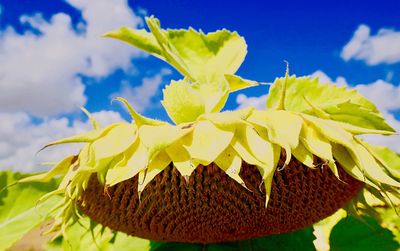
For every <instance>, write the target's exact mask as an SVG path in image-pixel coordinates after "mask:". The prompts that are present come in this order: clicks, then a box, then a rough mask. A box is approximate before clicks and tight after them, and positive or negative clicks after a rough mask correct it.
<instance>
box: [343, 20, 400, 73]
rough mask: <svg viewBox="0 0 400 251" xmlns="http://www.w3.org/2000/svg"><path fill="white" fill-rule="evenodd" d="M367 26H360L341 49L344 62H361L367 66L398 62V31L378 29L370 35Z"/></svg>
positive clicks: (399, 36)
mask: <svg viewBox="0 0 400 251" xmlns="http://www.w3.org/2000/svg"><path fill="white" fill-rule="evenodd" d="M370 33H371V29H370V28H369V27H368V26H367V25H364V24H363V25H360V26H359V27H358V28H357V30H356V31H355V32H354V35H353V37H352V38H351V40H350V41H349V42H348V43H347V44H346V45H345V46H344V47H343V49H342V52H341V56H342V58H343V59H344V60H346V61H348V60H350V59H357V60H363V61H365V62H366V63H367V64H369V65H376V64H380V63H387V64H392V63H398V62H400V31H395V30H392V29H380V30H379V31H378V33H377V34H376V35H371V34H370Z"/></svg>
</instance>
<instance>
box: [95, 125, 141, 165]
mask: <svg viewBox="0 0 400 251" xmlns="http://www.w3.org/2000/svg"><path fill="white" fill-rule="evenodd" d="M136 137H137V128H136V126H135V125H133V124H129V123H119V124H118V125H117V126H115V127H114V128H112V129H111V130H110V131H109V132H108V133H107V134H105V135H103V136H102V137H101V138H99V139H97V140H96V141H94V142H93V143H92V146H91V147H92V148H93V150H94V154H95V156H96V159H104V158H108V157H111V156H115V155H117V154H119V153H122V152H123V151H124V150H126V149H127V148H128V147H129V146H130V145H132V144H133V143H134V142H135V140H136Z"/></svg>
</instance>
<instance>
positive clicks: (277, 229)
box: [80, 156, 363, 243]
mask: <svg viewBox="0 0 400 251" xmlns="http://www.w3.org/2000/svg"><path fill="white" fill-rule="evenodd" d="M284 160H285V157H284V156H282V158H281V160H280V162H279V165H278V167H282V166H283V165H284ZM339 173H340V177H341V181H340V180H338V179H337V178H336V177H335V176H334V175H333V173H332V172H331V171H330V169H329V168H323V169H321V168H316V169H310V168H308V167H306V166H304V165H302V164H301V163H300V162H299V161H297V160H296V159H292V160H291V162H290V164H289V165H288V166H287V167H286V168H284V169H283V170H282V171H276V172H275V175H274V180H273V183H272V190H271V199H270V200H269V204H268V207H267V208H266V207H265V189H264V186H260V183H261V175H260V174H259V172H258V170H257V168H256V167H255V166H252V165H248V164H246V163H243V166H242V169H241V172H240V176H241V177H242V179H243V180H244V181H245V184H246V186H247V188H248V189H249V190H247V189H246V188H244V187H243V186H242V185H240V184H238V183H237V182H236V181H234V180H232V179H231V178H229V176H228V175H226V174H225V173H224V172H223V171H222V170H221V169H220V168H218V166H216V165H215V164H214V163H212V164H210V165H208V166H199V167H198V168H197V169H196V170H195V171H194V172H193V174H192V175H191V177H190V179H189V181H188V183H187V181H186V180H185V178H184V177H182V176H181V175H180V174H179V172H178V171H177V170H176V168H174V167H172V166H169V167H168V168H166V169H165V170H164V171H162V172H161V173H160V174H159V175H157V176H156V177H155V178H154V180H152V181H151V182H150V183H149V185H148V186H147V187H146V188H145V189H144V191H143V192H142V194H141V195H140V201H139V195H138V193H137V186H138V177H137V176H135V177H133V178H131V179H129V180H127V181H124V182H121V183H119V184H117V185H115V186H113V187H110V188H108V194H109V196H110V197H109V196H108V195H106V194H104V193H102V191H103V189H104V188H103V186H102V185H100V184H99V182H98V181H97V178H96V176H92V177H91V179H90V182H89V185H88V188H87V189H86V190H85V191H84V192H83V193H82V196H81V199H80V207H81V210H82V211H83V212H85V213H86V214H87V215H88V216H89V217H91V218H92V219H93V220H95V221H96V222H98V223H101V224H103V225H105V226H108V227H110V228H112V229H115V230H118V231H122V232H125V233H128V234H130V235H135V236H139V237H143V238H147V239H151V240H160V241H175V242H193V243H212V242H221V241H236V240H243V239H249V238H255V237H260V236H265V235H268V234H278V233H285V232H290V231H294V230H296V229H299V228H303V227H305V226H308V225H311V224H313V223H315V222H317V221H319V220H321V219H323V218H325V217H327V216H329V215H331V214H333V213H334V212H335V211H336V210H338V209H339V208H340V207H343V206H344V205H345V204H346V203H347V202H348V201H349V200H350V199H351V198H353V197H354V196H355V195H356V194H357V192H358V191H359V190H360V189H361V188H362V186H363V183H362V182H360V181H357V180H355V179H354V178H352V177H351V176H349V175H348V174H347V173H346V172H345V171H344V170H343V169H342V168H341V167H340V166H339Z"/></svg>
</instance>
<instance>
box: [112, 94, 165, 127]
mask: <svg viewBox="0 0 400 251" xmlns="http://www.w3.org/2000/svg"><path fill="white" fill-rule="evenodd" d="M114 100H118V101H120V102H121V103H123V104H124V105H125V107H126V108H127V110H128V112H129V114H130V115H131V117H132V119H133V120H134V121H135V123H136V125H137V126H138V127H141V126H142V125H165V124H167V123H166V122H163V121H160V120H156V119H150V118H146V117H144V116H142V115H140V114H139V113H138V112H136V111H135V109H133V107H132V106H131V105H130V104H129V102H128V101H127V100H126V99H124V98H121V97H117V98H115V99H114Z"/></svg>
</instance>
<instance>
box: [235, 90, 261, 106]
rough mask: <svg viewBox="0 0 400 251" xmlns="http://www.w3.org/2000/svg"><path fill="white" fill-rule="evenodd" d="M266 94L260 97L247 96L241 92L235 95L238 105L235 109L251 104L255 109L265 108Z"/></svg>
mask: <svg viewBox="0 0 400 251" xmlns="http://www.w3.org/2000/svg"><path fill="white" fill-rule="evenodd" d="M266 101H267V95H262V96H260V97H248V96H246V95H245V94H243V93H241V94H239V95H237V97H236V103H237V104H238V105H239V106H238V107H237V109H242V108H245V107H248V106H253V107H255V108H256V109H260V110H261V109H265V107H266V105H267V103H266Z"/></svg>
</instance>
